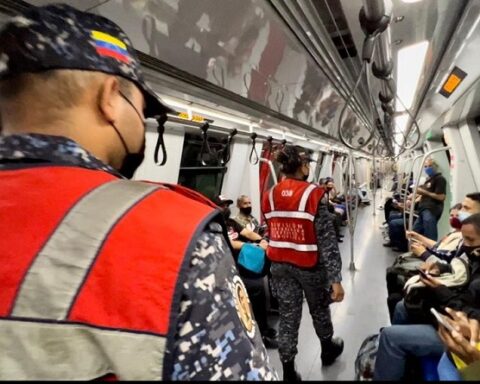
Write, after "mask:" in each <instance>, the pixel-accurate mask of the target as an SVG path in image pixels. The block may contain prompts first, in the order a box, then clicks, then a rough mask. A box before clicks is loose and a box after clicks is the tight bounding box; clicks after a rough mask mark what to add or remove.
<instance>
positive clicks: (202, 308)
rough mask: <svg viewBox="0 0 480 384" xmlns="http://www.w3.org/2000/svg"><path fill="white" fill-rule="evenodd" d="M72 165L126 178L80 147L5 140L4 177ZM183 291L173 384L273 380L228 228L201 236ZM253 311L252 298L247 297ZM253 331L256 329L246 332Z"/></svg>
mask: <svg viewBox="0 0 480 384" xmlns="http://www.w3.org/2000/svg"><path fill="white" fill-rule="evenodd" d="M48 164H54V165H66V166H78V167H82V168H88V169H98V170H103V171H106V172H109V173H111V174H113V175H115V176H117V177H122V176H120V175H119V173H118V172H117V171H116V170H114V169H113V168H112V167H110V166H109V165H106V164H104V163H103V162H101V161H100V160H98V159H97V158H95V157H94V156H92V155H91V154H90V153H88V152H87V151H85V150H84V149H82V148H81V147H79V146H78V145H77V144H76V143H75V142H74V141H72V140H69V139H67V138H64V137H59V136H46V135H38V134H30V135H13V136H7V137H1V138H0V172H1V171H2V170H5V169H15V168H17V167H22V168H24V167H30V166H37V165H48ZM190 260H191V262H190V268H189V269H188V270H187V271H186V273H187V276H186V279H185V283H184V285H183V294H182V300H181V304H180V314H179V316H178V319H177V324H176V330H177V332H176V335H175V341H174V344H173V348H172V350H167V352H166V356H168V358H169V359H171V361H172V362H173V367H174V368H173V372H172V373H171V377H170V378H171V379H172V380H273V379H277V374H276V372H275V371H274V370H273V369H272V368H271V367H270V364H269V359H268V355H267V352H266V350H265V347H264V346H263V343H262V339H261V336H260V332H259V331H258V326H257V324H256V323H255V321H254V319H253V318H250V319H248V318H247V319H246V320H245V319H244V320H243V321H242V316H245V315H246V316H247V317H248V314H249V313H251V310H250V311H249V310H247V311H245V310H243V311H242V310H240V309H239V307H240V306H241V305H242V303H239V302H238V298H237V297H236V296H235V295H234V293H233V292H234V286H235V284H239V283H238V281H239V277H238V273H237V270H236V268H235V265H234V263H233V257H232V255H231V252H230V248H229V247H228V245H227V243H226V240H225V238H224V236H223V235H222V227H221V226H220V225H219V224H216V223H212V224H210V226H209V228H208V229H207V230H205V231H204V232H203V233H202V234H200V235H199V237H198V239H197V243H196V247H195V249H194V251H193V254H192V256H191V258H190ZM245 300H246V301H247V305H248V297H245ZM245 321H247V324H249V325H251V328H247V327H246V326H245V324H246V323H245Z"/></svg>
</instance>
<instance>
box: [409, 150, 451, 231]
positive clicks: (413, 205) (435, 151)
mask: <svg viewBox="0 0 480 384" xmlns="http://www.w3.org/2000/svg"><path fill="white" fill-rule="evenodd" d="M449 149H451V148H450V147H448V146H447V147H441V148H436V149H432V150H431V151H430V152H427V153H426V154H425V155H424V156H423V159H422V166H421V167H420V169H422V168H423V166H424V165H425V161H427V159H428V158H429V157H430V156H431V155H432V154H434V153H437V152H442V151H448V150H449ZM421 175H422V172H421V171H420V172H418V177H417V180H416V182H415V186H414V189H413V196H412V204H410V217H409V218H408V228H409V230H412V228H413V209H414V207H415V204H413V202H414V201H415V199H416V197H417V189H418V184H419V183H420V176H421Z"/></svg>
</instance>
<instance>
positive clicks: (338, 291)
mask: <svg viewBox="0 0 480 384" xmlns="http://www.w3.org/2000/svg"><path fill="white" fill-rule="evenodd" d="M344 296H345V292H344V290H343V287H342V284H341V283H333V284H332V301H333V302H334V303H340V302H341V301H343V297H344Z"/></svg>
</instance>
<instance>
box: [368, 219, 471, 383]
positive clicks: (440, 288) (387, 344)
mask: <svg viewBox="0 0 480 384" xmlns="http://www.w3.org/2000/svg"><path fill="white" fill-rule="evenodd" d="M461 231H462V236H463V246H462V248H463V250H464V254H465V255H466V257H467V258H468V261H469V270H470V278H469V281H468V283H467V284H466V285H465V287H464V288H463V289H462V290H461V291H460V292H459V291H458V290H453V289H451V288H448V287H446V286H445V285H443V284H442V283H441V282H440V280H439V279H437V278H435V277H429V278H428V279H426V278H423V277H421V278H420V280H421V282H422V283H423V284H424V285H425V287H426V288H425V289H427V290H428V293H429V296H430V297H431V300H432V302H434V303H435V305H434V306H435V307H436V309H437V310H442V309H443V308H445V307H450V308H452V309H454V310H458V311H464V312H466V313H467V315H469V314H470V313H476V312H475V311H478V310H480V214H474V215H472V216H470V217H468V218H466V219H465V220H464V221H463V222H462V228H461ZM438 267H439V266H438V265H431V266H429V267H428V270H432V269H433V268H438ZM428 270H427V272H428ZM411 322H412V319H411V318H410V317H409V314H408V313H407V311H406V308H405V306H404V304H403V302H400V303H398V305H397V307H396V309H395V314H394V319H393V324H394V325H392V326H390V327H386V328H383V330H382V332H381V333H380V340H379V348H378V352H377V359H376V363H375V374H374V379H375V380H401V379H402V377H403V376H404V373H405V362H406V359H407V357H409V356H413V357H417V358H418V357H427V356H428V357H436V358H440V356H441V355H442V353H443V349H444V347H443V343H442V340H441V339H440V337H439V335H438V334H437V332H436V329H435V327H434V326H432V325H430V324H412V323H411Z"/></svg>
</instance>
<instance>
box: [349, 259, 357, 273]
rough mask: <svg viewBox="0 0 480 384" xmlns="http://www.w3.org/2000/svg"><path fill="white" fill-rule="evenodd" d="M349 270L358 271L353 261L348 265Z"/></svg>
mask: <svg viewBox="0 0 480 384" xmlns="http://www.w3.org/2000/svg"><path fill="white" fill-rule="evenodd" d="M349 269H350V271H358V269H357V268H355V263H354V262H353V261H352V262H351V263H350V267H349Z"/></svg>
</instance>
